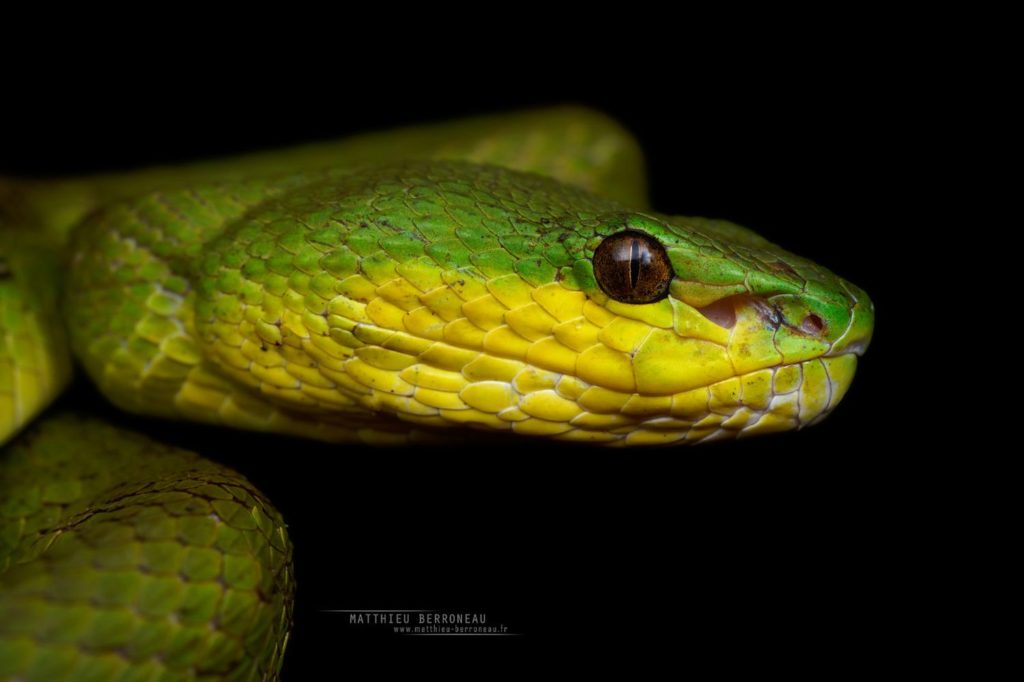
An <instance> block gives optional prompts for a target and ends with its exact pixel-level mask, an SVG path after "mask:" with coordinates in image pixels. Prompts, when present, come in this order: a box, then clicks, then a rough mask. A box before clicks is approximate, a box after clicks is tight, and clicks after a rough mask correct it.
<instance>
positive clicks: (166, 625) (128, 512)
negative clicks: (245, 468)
mask: <svg viewBox="0 0 1024 682" xmlns="http://www.w3.org/2000/svg"><path fill="white" fill-rule="evenodd" d="M0 522H2V525H0V680H24V681H26V682H27V681H29V680H38V681H39V682H58V681H60V680H124V681H127V680H154V681H155V680H193V679H218V680H269V679H276V677H277V672H278V670H279V669H280V664H281V657H282V655H283V652H284V647H285V643H286V634H287V632H288V630H289V628H290V626H291V604H292V595H293V592H294V584H293V581H292V574H291V555H292V549H291V544H290V543H289V540H288V536H287V533H286V531H285V526H284V523H283V522H282V520H281V517H280V515H279V514H278V513H277V511H276V510H275V509H274V508H273V507H272V506H271V505H270V504H269V503H268V502H267V500H266V499H265V498H264V497H263V496H262V495H261V494H260V493H259V492H258V491H257V490H256V489H255V488H253V486H252V484H250V483H249V482H248V481H247V480H246V479H245V478H244V477H242V476H240V475H239V474H237V473H235V472H234V471H231V470H230V469H227V468H225V467H222V466H220V465H217V464H215V463H213V462H210V461H209V460H205V459H203V458H201V457H199V456H197V455H195V454H193V453H190V452H186V451H183V450H179V449H175V448H171V447H167V446H164V445H160V444H158V443H155V442H153V441H151V440H149V439H147V438H145V437H143V436H140V435H137V434H134V433H129V432H125V431H122V430H118V429H116V428H114V427H111V426H108V425H106V424H103V423H100V422H96V421H93V420H88V419H84V418H80V417H76V416H72V415H63V416H58V417H51V418H49V419H47V420H44V422H43V423H42V424H40V425H39V426H36V427H33V428H32V429H30V430H28V431H27V432H26V433H25V434H23V435H22V436H21V437H20V438H19V439H17V440H16V441H15V442H14V443H13V444H12V445H11V446H9V447H8V448H6V449H5V450H4V451H3V452H2V453H0Z"/></svg>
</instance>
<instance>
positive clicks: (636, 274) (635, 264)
mask: <svg viewBox="0 0 1024 682" xmlns="http://www.w3.org/2000/svg"><path fill="white" fill-rule="evenodd" d="M639 280H640V240H639V239H634V240H632V242H631V243H630V245H629V288H630V289H636V283H637V282H638V281H639Z"/></svg>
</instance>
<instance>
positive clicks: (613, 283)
mask: <svg viewBox="0 0 1024 682" xmlns="http://www.w3.org/2000/svg"><path fill="white" fill-rule="evenodd" d="M593 264H594V276H595V277H596V278H597V283H598V285H599V286H600V287H601V291H603V292H604V293H606V294H608V295H609V296H611V297H612V298H614V299H615V300H616V301H619V302H620V303H654V302H655V301H660V300H661V299H663V298H665V297H666V296H668V288H669V285H670V284H671V283H672V277H673V276H674V274H675V273H673V271H672V264H671V263H670V262H669V260H668V254H667V253H665V247H663V246H662V245H661V243H660V242H659V241H658V240H657V239H655V238H654V237H652V236H651V235H649V234H645V233H643V232H636V231H633V230H627V231H625V232H619V233H617V234H613V235H611V236H610V237H606V238H605V240H604V241H603V242H601V243H600V244H599V245H598V247H597V249H596V250H595V251H594V259H593Z"/></svg>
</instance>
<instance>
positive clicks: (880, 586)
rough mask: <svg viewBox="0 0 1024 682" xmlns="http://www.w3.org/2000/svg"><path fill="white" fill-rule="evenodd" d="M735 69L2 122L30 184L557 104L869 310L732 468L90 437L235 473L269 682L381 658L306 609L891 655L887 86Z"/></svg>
mask: <svg viewBox="0 0 1024 682" xmlns="http://www.w3.org/2000/svg"><path fill="white" fill-rule="evenodd" d="M827 42H828V41H827V40H824V41H823V43H827ZM823 49H824V51H823ZM471 56H472V55H471ZM477 56H480V61H481V63H480V64H478V65H477V66H478V67H479V68H481V69H483V70H484V71H485V72H486V71H487V69H489V68H490V65H489V64H488V63H487V62H486V60H485V59H484V57H483V56H481V55H477ZM763 56H764V55H759V54H757V53H752V54H748V55H745V57H744V58H743V59H741V60H739V61H738V62H730V63H729V64H725V63H717V62H716V61H715V60H714V59H712V60H708V59H706V58H705V59H703V60H701V62H700V64H698V65H693V64H691V63H690V59H689V58H688V57H687V54H686V53H685V51H683V50H677V51H673V50H669V51H667V53H665V54H660V55H659V56H658V57H657V60H658V69H657V71H651V70H649V69H648V67H650V66H651V64H650V63H648V64H644V63H642V62H641V63H636V62H630V63H628V64H623V65H621V66H620V67H618V68H616V69H613V70H610V71H609V70H607V69H606V68H605V67H604V66H601V67H598V66H596V65H593V64H590V63H588V62H586V61H585V60H580V59H572V58H564V59H561V60H558V61H555V62H552V63H551V64H550V65H549V66H546V67H542V68H533V69H525V68H524V69H520V68H518V67H517V68H512V69H508V70H505V71H503V72H502V74H501V76H500V77H499V76H497V75H496V74H490V75H489V76H488V77H487V78H484V77H481V76H479V74H476V75H473V76H468V75H466V74H462V73H457V74H456V75H454V76H452V75H448V72H446V71H444V69H443V68H442V65H441V64H436V63H431V64H427V65H423V66H424V68H421V69H410V70H409V71H408V72H403V73H401V74H395V73H378V72H374V73H371V72H369V71H367V72H365V73H363V74H362V75H361V76H360V75H359V74H358V73H357V74H356V76H355V78H353V76H352V74H351V73H350V72H346V71H345V69H351V64H348V65H346V64H341V63H339V64H337V67H338V69H337V71H335V72H332V70H331V68H324V64H322V63H321V65H320V68H319V69H318V70H317V71H316V72H315V73H314V74H312V75H310V74H307V75H305V76H302V75H296V74H297V73H302V71H301V70H299V69H295V70H293V71H283V72H270V71H267V72H265V73H259V72H257V73H253V71H252V70H248V71H246V72H245V73H244V74H243V73H240V72H239V70H238V69H237V68H236V67H235V66H233V65H231V64H225V65H224V66H223V67H222V69H221V70H220V71H218V72H216V73H215V74H213V76H210V75H207V76H206V77H203V78H200V77H198V76H197V70H196V68H195V67H189V66H185V67H182V68H177V67H170V68H166V69H162V70H161V71H160V73H154V74H150V77H149V78H146V79H142V80H140V79H137V78H126V77H118V76H116V75H113V74H115V73H116V72H117V69H119V68H123V65H113V64H112V65H105V66H103V67H92V66H90V67H89V68H88V69H85V70H82V71H75V72H73V73H65V74H58V75H59V76H60V77H61V78H62V80H61V87H60V88H55V89H47V88H42V89H40V90H42V92H39V91H37V90H35V89H34V90H33V91H32V92H31V94H30V95H29V96H27V97H26V98H24V99H22V101H23V102H25V105H24V106H22V107H17V108H13V107H8V108H7V110H6V114H5V115H6V116H10V117H12V118H11V120H12V121H14V123H12V124H11V125H8V126H5V128H4V132H3V140H2V146H0V172H3V173H5V174H10V173H16V174H36V175H46V174H55V173H57V174H59V173H86V172H93V171H98V170H108V169H120V168H130V167H133V166H138V165H144V164H147V163H154V162H170V161H175V160H186V159H192V158H199V157H205V156H211V155H219V154H230V153H233V152H240V151H246V150H254V149H263V148H266V147H270V146H278V145H284V144H288V143H296V142H306V141H313V140H317V139H323V138H330V137H337V136H341V135H345V134H349V133H353V132H360V131H364V130H372V129H379V128H387V127H390V126H395V125H402V124H411V123H419V122H424V121H430V120H443V119H448V118H452V117H458V116H463V115H469V114H478V113H486V112H497V111H504V110H508V109H517V108H524V107H534V106H543V105H548V104H560V103H576V104H583V105H587V106H591V107H594V108H597V109H599V110H602V111H604V112H606V113H608V114H610V115H612V116H613V117H615V118H616V119H618V120H619V121H620V122H621V123H622V124H624V125H625V126H626V127H627V128H629V129H630V130H631V131H632V132H634V133H635V134H636V135H637V136H638V138H639V140H640V142H641V144H642V145H643V147H644V148H645V150H646V152H647V155H648V160H649V170H650V174H649V175H650V180H651V186H652V198H653V203H654V205H655V207H656V208H657V209H658V210H661V211H664V212H670V213H682V214H693V215H707V216H714V217H723V218H728V219H731V220H734V221H736V222H739V223H741V224H744V225H747V226H750V227H752V228H754V229H755V230H756V231H758V232H759V233H761V234H763V235H765V236H766V237H768V238H769V239H771V240H772V241H775V242H777V243H780V244H782V245H783V246H786V247H788V248H790V249H791V250H794V251H796V252H798V253H800V254H801V255H803V256H807V257H809V258H811V259H813V260H815V261H817V262H819V263H822V264H824V265H826V266H827V267H829V268H830V269H832V270H833V271H835V272H836V273H838V274H840V275H842V276H843V277H845V278H847V279H850V280H851V281H853V282H855V283H857V284H858V285H860V286H861V287H862V288H864V289H865V290H866V291H867V292H868V293H869V294H870V295H871V296H872V298H873V299H874V301H875V303H876V308H877V323H876V335H875V340H874V343H873V345H872V347H871V349H870V350H869V352H868V353H867V355H866V357H865V358H863V359H862V361H861V364H860V368H859V369H858V374H857V378H856V379H855V381H854V384H853V387H852V389H851V390H850V392H849V394H848V395H847V397H846V399H845V401H844V403H843V404H842V405H841V406H840V407H839V409H838V410H837V411H836V412H835V413H834V414H833V415H832V416H831V417H829V418H828V419H827V420H826V421H825V422H824V423H823V424H821V425H819V426H816V427H814V428H811V429H809V430H806V431H802V432H799V433H792V434H784V435H779V436H774V437H767V438H761V439H756V440H749V441H744V442H740V443H724V444H714V445H710V446H706V447H700V448H695V449H674V450H673V449H661V450H649V451H635V450H634V451H606V450H599V449H590V448H583V447H569V446H564V445H537V444H535V443H529V444H528V445H523V444H522V443H519V442H516V441H515V440H512V439H510V440H509V441H507V442H506V443H504V444H503V447H501V448H493V449H489V450H488V451H478V450H477V449H475V448H469V447H460V446H458V445H455V446H452V447H449V448H444V449H424V450H416V451H411V450H405V449H384V450H381V449H370V448H363V447H353V446H326V445H318V444H314V445H310V444H306V443H301V442H296V441H289V440H286V439H279V438H273V437H263V436H251V435H247V434H237V433H233V432H222V431H216V430H212V429H206V428H202V427H195V426H183V425H168V424H154V423H152V422H149V421H146V420H141V419H133V418H127V417H116V418H117V419H119V420H120V421H121V422H122V423H125V424H130V425H134V426H137V427H139V428H145V429H149V430H152V431H154V432H155V433H157V434H158V435H159V436H160V437H162V438H165V439H168V440H172V441H174V442H177V443H181V444H183V445H187V446H190V447H194V448H196V449H198V450H200V451H201V452H203V453H204V454H206V455H208V456H210V457H213V458H216V459H219V460H221V461H225V462H228V463H229V464H231V465H232V466H235V467H236V468H238V469H239V470H241V471H242V472H244V473H245V474H246V475H247V476H249V477H250V478H251V479H252V480H253V481H254V482H255V483H256V484H257V485H258V486H259V487H260V488H261V489H262V490H263V491H264V492H265V493H266V494H267V495H268V496H269V497H270V498H271V499H273V500H274V501H275V503H276V504H277V506H278V507H279V508H280V510H281V511H282V513H283V514H284V515H285V518H286V519H287V521H288V522H289V525H290V530H291V533H292V538H293V540H294V543H295V546H296V576H297V579H298V584H299V592H298V604H297V610H296V618H297V620H296V626H295V630H294V633H293V637H292V640H291V643H290V645H289V658H288V661H287V665H286V676H285V679H293V680H294V679H320V678H323V677H327V678H332V677H333V676H334V672H333V671H338V670H340V669H341V668H342V667H344V664H347V663H348V662H350V661H353V660H355V659H362V658H365V659H367V660H370V661H371V662H373V661H378V662H388V661H390V660H391V658H390V656H389V655H388V654H386V653H385V652H383V651H382V649H383V648H384V647H393V646H396V645H402V646H408V644H409V642H408V641H406V640H400V638H396V637H394V636H390V635H388V634H387V633H386V632H383V631H382V629H374V628H369V627H351V626H348V625H346V623H345V619H346V617H345V616H342V615H339V614H332V613H324V612H323V610H325V609H361V608H363V609H368V608H382V609H383V608H391V609H401V608H409V609H439V610H443V611H459V612H461V611H474V612H486V613H487V616H488V620H489V621H491V622H502V623H504V624H506V625H508V626H509V628H510V630H511V631H513V632H516V633H521V636H519V637H509V638H487V639H486V640H484V639H483V638H465V639H462V638H460V639H458V640H457V641H455V640H454V639H449V638H444V639H445V641H443V642H439V641H437V640H438V639H441V638H423V639H425V640H429V641H428V642H427V643H426V646H427V647H429V648H433V649H437V648H441V649H444V650H448V649H449V648H452V647H456V646H457V647H459V648H460V649H461V648H463V647H470V648H472V649H480V648H482V647H486V648H487V649H488V650H489V651H492V652H493V655H494V656H495V658H492V659H490V662H491V663H492V664H494V665H501V661H503V660H504V658H505V657H507V656H508V655H509V652H510V651H512V652H517V651H518V650H520V649H521V648H523V647H524V646H529V645H533V644H536V643H544V644H552V645H554V646H556V647H561V646H567V645H568V644H569V643H570V642H573V641H576V640H580V641H583V642H593V641H596V640H604V641H607V642H609V644H608V646H610V647H614V646H615V645H616V644H617V643H618V642H620V641H622V640H624V639H626V638H628V637H632V636H640V637H648V636H650V637H664V638H667V639H668V640H669V641H670V642H671V643H672V646H673V647H676V648H677V649H675V650H677V651H679V656H681V657H684V658H685V657H686V656H689V655H694V656H696V655H705V656H706V655H708V654H710V655H711V656H713V657H714V656H721V657H722V660H732V659H735V658H736V657H737V656H738V657H741V658H743V657H750V658H753V659H761V660H769V659H772V658H778V659H779V660H787V661H792V660H796V659H798V658H800V657H803V656H806V655H807V653H808V652H814V653H815V654H822V653H824V654H826V655H831V656H832V657H833V660H840V661H844V662H849V663H854V662H857V661H862V660H863V658H864V656H865V655H866V652H872V654H871V655H872V656H873V655H875V654H877V653H879V652H885V651H887V650H888V649H890V648H896V647H898V646H899V644H898V641H899V639H900V637H901V627H902V625H901V624H902V623H903V621H904V615H905V614H904V613H903V608H904V607H903V604H904V601H903V600H904V597H905V595H906V594H907V593H909V592H912V591H913V588H912V587H911V586H910V585H909V584H908V580H909V578H908V576H907V575H906V573H905V571H904V568H903V564H902V557H903V556H904V554H905V552H906V549H907V546H908V545H912V544H913V542H914V539H913V538H914V534H913V525H914V521H913V514H907V513H906V510H905V509H904V506H903V504H904V503H902V502H900V501H899V500H901V499H904V497H905V495H904V493H905V492H906V486H907V480H906V476H905V474H906V472H905V469H904V468H903V466H901V464H900V462H901V461H902V460H904V459H905V456H906V452H905V450H903V449H901V446H899V445H895V443H897V442H898V441H899V439H900V436H901V434H900V430H901V429H906V428H908V427H905V426H904V427H900V426H897V424H898V423H899V420H898V416H899V413H900V410H901V409H903V408H904V406H903V405H902V404H901V403H900V398H899V390H898V388H899V387H898V386H895V385H894V383H896V382H897V381H898V379H897V377H898V375H899V373H900V371H901V366H902V365H903V364H904V363H905V362H906V349H907V344H908V343H911V341H910V340H909V339H908V338H906V337H905V336H904V335H902V334H901V333H900V331H899V325H900V324H901V323H902V322H903V319H902V313H903V303H904V301H903V300H902V299H903V295H904V294H903V293H902V292H903V288H904V285H903V281H904V277H903V276H902V274H901V271H900V269H899V268H898V267H897V265H896V264H897V263H898V262H899V261H900V259H901V258H902V255H901V254H902V245H901V244H900V242H899V235H900V232H901V229H902V226H903V225H905V224H906V220H907V215H908V214H909V213H910V211H911V208H904V207H903V206H902V203H901V201H900V200H899V196H900V192H901V189H900V183H901V173H902V160H901V159H902V157H901V154H900V147H901V145H902V144H903V143H904V141H905V140H906V137H905V136H904V133H906V131H907V130H908V128H911V127H912V121H909V120H908V118H907V115H906V113H905V111H904V109H903V107H902V105H903V103H904V95H905V93H904V92H903V87H904V85H903V84H902V83H901V82H900V81H899V79H897V78H893V77H892V74H891V73H890V70H889V68H888V67H886V66H883V65H872V64H868V63H865V62H864V61H863V60H862V58H861V55H859V54H858V53H856V52H853V53H848V52H847V51H846V50H844V49H838V50H835V51H828V50H827V47H826V46H825V45H823V44H819V45H816V46H811V48H809V49H808V51H806V52H802V53H801V52H798V53H796V54H794V55H792V59H783V60H766V59H762V57H763ZM126 59H127V58H126ZM652 59H654V58H653V57H652ZM470 61H472V60H470ZM329 66H330V64H328V67H329ZM70 68H73V67H70ZM356 71H357V72H358V71H359V69H356ZM398 76H401V77H400V78H398V81H397V82H396V78H397V77H398ZM495 80H497V81H498V82H497V84H494V83H493V81H495ZM484 82H490V83H491V85H489V86H482V85H481V84H482V83H484ZM55 92H57V93H58V94H55ZM14 109H17V110H14ZM76 400H77V401H89V402H91V403H92V404H94V405H96V406H98V407H97V409H100V410H101V411H104V412H106V413H108V414H109V416H111V417H112V418H114V416H113V413H112V412H111V411H110V410H109V409H107V408H104V407H102V405H103V401H102V399H101V398H98V397H96V396H95V395H94V394H93V393H92V391H91V390H90V389H89V388H87V387H84V386H79V387H77V389H76V391H75V392H74V393H73V394H72V396H71V397H70V398H67V399H65V402H66V403H71V402H74V401H76ZM417 643H419V644H422V643H423V642H422V641H418V642H417ZM382 656H383V657H382ZM313 670H318V671H319V673H318V677H314V676H313V674H312V673H311V671H313ZM339 675H340V673H339Z"/></svg>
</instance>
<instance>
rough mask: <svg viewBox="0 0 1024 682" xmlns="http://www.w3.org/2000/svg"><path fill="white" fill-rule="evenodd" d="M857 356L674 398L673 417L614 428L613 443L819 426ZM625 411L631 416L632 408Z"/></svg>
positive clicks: (803, 364) (782, 368)
mask: <svg viewBox="0 0 1024 682" xmlns="http://www.w3.org/2000/svg"><path fill="white" fill-rule="evenodd" d="M856 365H857V354H855V353H853V352H843V353H840V354H837V355H835V356H831V357H828V356H822V357H819V358H813V359H810V360H804V361H800V362H795V363H791V364H787V365H779V366H776V367H771V368H766V369H761V370H756V371H752V372H748V373H745V374H741V375H738V376H735V377H732V378H730V379H726V380H724V381H719V382H716V383H713V384H710V385H708V386H706V387H703V388H698V389H694V390H692V391H688V392H686V393H684V394H677V395H675V396H672V404H671V408H670V414H669V415H664V414H661V415H651V416H649V417H647V418H642V417H641V418H640V419H638V420H637V422H635V423H633V424H632V425H630V426H629V427H628V428H627V427H623V428H620V429H612V430H611V431H610V433H613V434H617V435H619V436H620V438H619V439H618V440H617V441H616V442H610V443H609V444H610V445H662V444H665V445H667V444H673V443H682V442H685V443H704V442H711V441H716V440H727V439H733V438H745V437H749V436H753V435H758V434H763V433H773V432H781V431H790V430H798V429H802V428H804V427H806V426H811V425H813V424H817V423H818V422H820V421H821V420H822V419H824V418H825V417H826V416H827V415H828V414H829V413H830V412H832V410H834V409H835V407H836V406H837V405H838V404H839V402H840V401H841V400H842V398H843V397H844V396H845V395H846V392H847V390H848V389H849V387H850V383H851V381H852V379H853V375H854V372H855V370H856ZM623 411H624V412H626V413H629V412H630V411H631V408H630V406H629V405H627V406H626V407H625V408H624V410H623Z"/></svg>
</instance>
